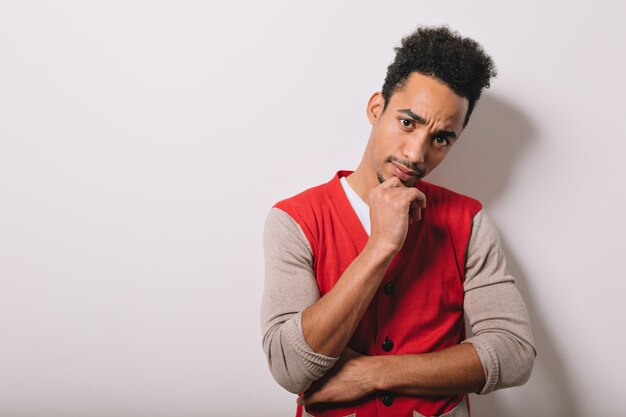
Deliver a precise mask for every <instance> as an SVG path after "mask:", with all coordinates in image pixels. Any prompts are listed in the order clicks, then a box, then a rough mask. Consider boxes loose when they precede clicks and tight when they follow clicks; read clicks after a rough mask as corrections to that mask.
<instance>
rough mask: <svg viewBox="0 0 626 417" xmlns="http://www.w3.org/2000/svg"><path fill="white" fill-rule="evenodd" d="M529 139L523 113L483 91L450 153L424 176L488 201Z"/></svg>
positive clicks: (500, 189) (498, 190) (528, 125)
mask: <svg viewBox="0 0 626 417" xmlns="http://www.w3.org/2000/svg"><path fill="white" fill-rule="evenodd" d="M533 139H534V129H533V126H532V125H531V123H530V121H529V120H528V119H527V118H526V117H525V116H524V115H523V114H521V113H520V112H519V111H518V110H517V109H515V108H514V107H513V106H512V105H511V104H509V103H507V102H506V101H503V100H501V99H499V98H496V97H494V96H492V95H489V94H484V95H483V97H482V98H481V99H480V102H479V103H478V105H477V108H476V109H475V110H474V113H473V114H472V117H471V119H470V122H469V124H468V125H467V127H466V128H465V130H464V131H463V133H462V134H461V136H460V138H459V140H458V141H457V143H456V144H455V145H454V147H453V148H452V151H451V152H450V155H448V157H447V158H446V160H445V161H444V162H443V163H442V165H441V166H439V167H438V168H437V169H436V170H435V171H434V172H433V173H432V174H431V175H429V176H428V178H426V180H427V181H432V182H434V183H436V184H441V185H443V186H444V187H447V188H450V189H452V190H455V191H459V192H461V193H463V194H466V195H469V196H472V197H474V198H477V199H478V200H480V201H481V202H482V203H483V204H485V205H489V203H491V202H492V201H494V200H496V199H497V197H498V196H499V195H500V193H502V192H503V191H504V190H505V189H506V187H507V184H508V182H509V179H510V177H511V174H512V173H513V170H514V168H515V162H516V160H517V159H519V157H520V155H521V153H522V151H523V149H524V148H527V147H528V146H529V145H530V144H531V142H532V140H533Z"/></svg>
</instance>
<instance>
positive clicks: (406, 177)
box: [391, 161, 420, 182]
mask: <svg viewBox="0 0 626 417" xmlns="http://www.w3.org/2000/svg"><path fill="white" fill-rule="evenodd" d="M391 166H392V171H393V175H395V176H396V177H398V178H399V179H400V181H402V182H407V181H410V182H413V181H417V180H418V179H419V178H420V175H419V174H418V173H417V172H415V171H412V170H410V169H407V168H406V167H404V166H403V165H400V164H398V163H397V162H393V161H392V162H391Z"/></svg>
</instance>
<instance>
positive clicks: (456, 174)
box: [427, 94, 579, 417]
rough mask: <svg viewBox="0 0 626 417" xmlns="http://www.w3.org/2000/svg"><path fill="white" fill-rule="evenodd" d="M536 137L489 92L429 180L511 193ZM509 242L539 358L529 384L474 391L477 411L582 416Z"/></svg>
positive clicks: (484, 416) (489, 194) (471, 190)
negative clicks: (510, 186)
mask: <svg viewBox="0 0 626 417" xmlns="http://www.w3.org/2000/svg"><path fill="white" fill-rule="evenodd" d="M535 139H536V132H535V129H534V127H533V125H532V123H531V121H530V120H529V119H528V118H527V117H526V116H525V115H524V114H523V113H522V112H521V111H519V110H518V109H516V108H515V107H514V106H513V105H511V104H510V103H508V102H506V101H504V100H502V99H500V98H497V97H494V96H493V95H490V94H485V95H484V96H483V97H482V98H481V100H480V103H479V105H478V107H477V109H476V111H475V112H474V114H473V115H472V119H471V121H470V123H469V124H468V126H467V128H466V130H465V131H464V133H463V135H462V136H461V138H460V139H459V141H458V142H457V143H456V145H455V147H454V149H453V151H452V152H451V153H450V155H449V156H448V158H447V159H446V161H445V163H444V165H442V166H441V167H439V168H438V169H437V170H436V171H435V172H434V173H433V175H430V176H429V177H428V178H427V180H428V181H432V182H434V183H437V184H441V185H443V186H445V187H448V188H451V189H453V190H456V191H459V192H461V193H463V194H467V195H470V196H472V197H475V198H478V199H479V200H480V201H481V202H483V204H485V205H486V206H489V205H490V204H491V203H493V202H495V201H496V200H497V199H498V197H499V196H500V195H501V194H503V193H504V192H505V190H506V188H507V186H508V184H509V180H510V179H511V177H512V175H513V173H514V171H515V169H516V168H518V167H517V166H516V163H517V161H518V160H519V159H520V156H521V155H522V152H523V151H524V150H525V149H527V148H528V147H529V146H530V145H531V144H532V142H533V141H534V140H535ZM518 169H530V167H519V168H518ZM503 246H504V250H505V253H506V255H507V261H508V269H509V271H510V272H511V274H513V276H515V277H516V279H517V286H518V288H519V290H520V292H521V293H522V296H523V297H524V300H525V301H526V305H527V306H528V310H529V313H530V317H531V325H532V329H533V333H534V335H535V342H536V347H537V352H538V358H537V360H536V361H535V367H534V369H533V375H532V377H531V380H530V381H529V383H528V384H527V385H525V386H524V387H523V388H513V390H515V391H512V390H503V391H498V392H496V393H492V394H488V395H485V396H476V395H472V398H471V409H472V414H474V415H476V416H481V417H502V416H507V417H518V416H519V417H521V416H528V415H536V416H542V417H566V416H567V417H578V416H579V414H578V412H577V411H576V410H577V408H578V407H577V406H576V401H575V396H574V395H573V393H572V389H571V386H570V385H569V384H568V381H569V379H568V376H567V373H566V369H565V367H564V366H563V363H562V361H561V359H560V358H559V355H558V353H557V351H556V349H555V348H554V344H553V343H552V340H551V338H550V334H549V332H548V331H547V330H546V328H545V326H544V324H543V322H542V320H541V317H540V316H539V314H537V313H536V310H535V307H534V303H533V298H532V295H531V293H532V290H531V289H530V288H529V285H528V284H529V283H528V281H527V280H526V277H525V275H524V273H523V268H521V267H520V265H519V263H518V262H517V261H516V260H515V257H514V256H512V254H511V252H510V251H509V250H508V248H507V245H506V242H503ZM537 278H539V277H537Z"/></svg>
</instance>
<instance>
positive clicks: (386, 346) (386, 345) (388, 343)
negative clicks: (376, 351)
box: [382, 337, 393, 352]
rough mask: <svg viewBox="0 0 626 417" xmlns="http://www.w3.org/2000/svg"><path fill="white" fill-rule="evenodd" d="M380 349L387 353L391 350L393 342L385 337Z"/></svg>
mask: <svg viewBox="0 0 626 417" xmlns="http://www.w3.org/2000/svg"><path fill="white" fill-rule="evenodd" d="M382 347H383V350H384V351H385V352H389V351H390V350H391V349H393V342H392V341H391V340H389V338H388V337H385V340H383V345H382Z"/></svg>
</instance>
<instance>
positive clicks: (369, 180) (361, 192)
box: [346, 158, 379, 205]
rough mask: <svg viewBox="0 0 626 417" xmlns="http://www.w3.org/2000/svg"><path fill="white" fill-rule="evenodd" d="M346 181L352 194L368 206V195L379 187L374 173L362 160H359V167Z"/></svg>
mask: <svg viewBox="0 0 626 417" xmlns="http://www.w3.org/2000/svg"><path fill="white" fill-rule="evenodd" d="M363 159H365V158H363ZM346 180H347V181H348V184H350V187H352V189H353V190H354V192H355V193H357V194H358V196H359V197H361V200H363V201H365V204H367V205H369V198H368V197H369V193H370V191H372V190H373V189H374V188H375V187H376V186H378V185H379V182H378V178H376V173H375V172H373V171H372V170H371V168H370V167H369V166H368V165H367V164H366V163H365V162H364V161H363V160H361V163H360V164H359V166H358V167H357V168H356V169H355V170H354V172H353V173H352V174H350V175H348V177H346Z"/></svg>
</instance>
